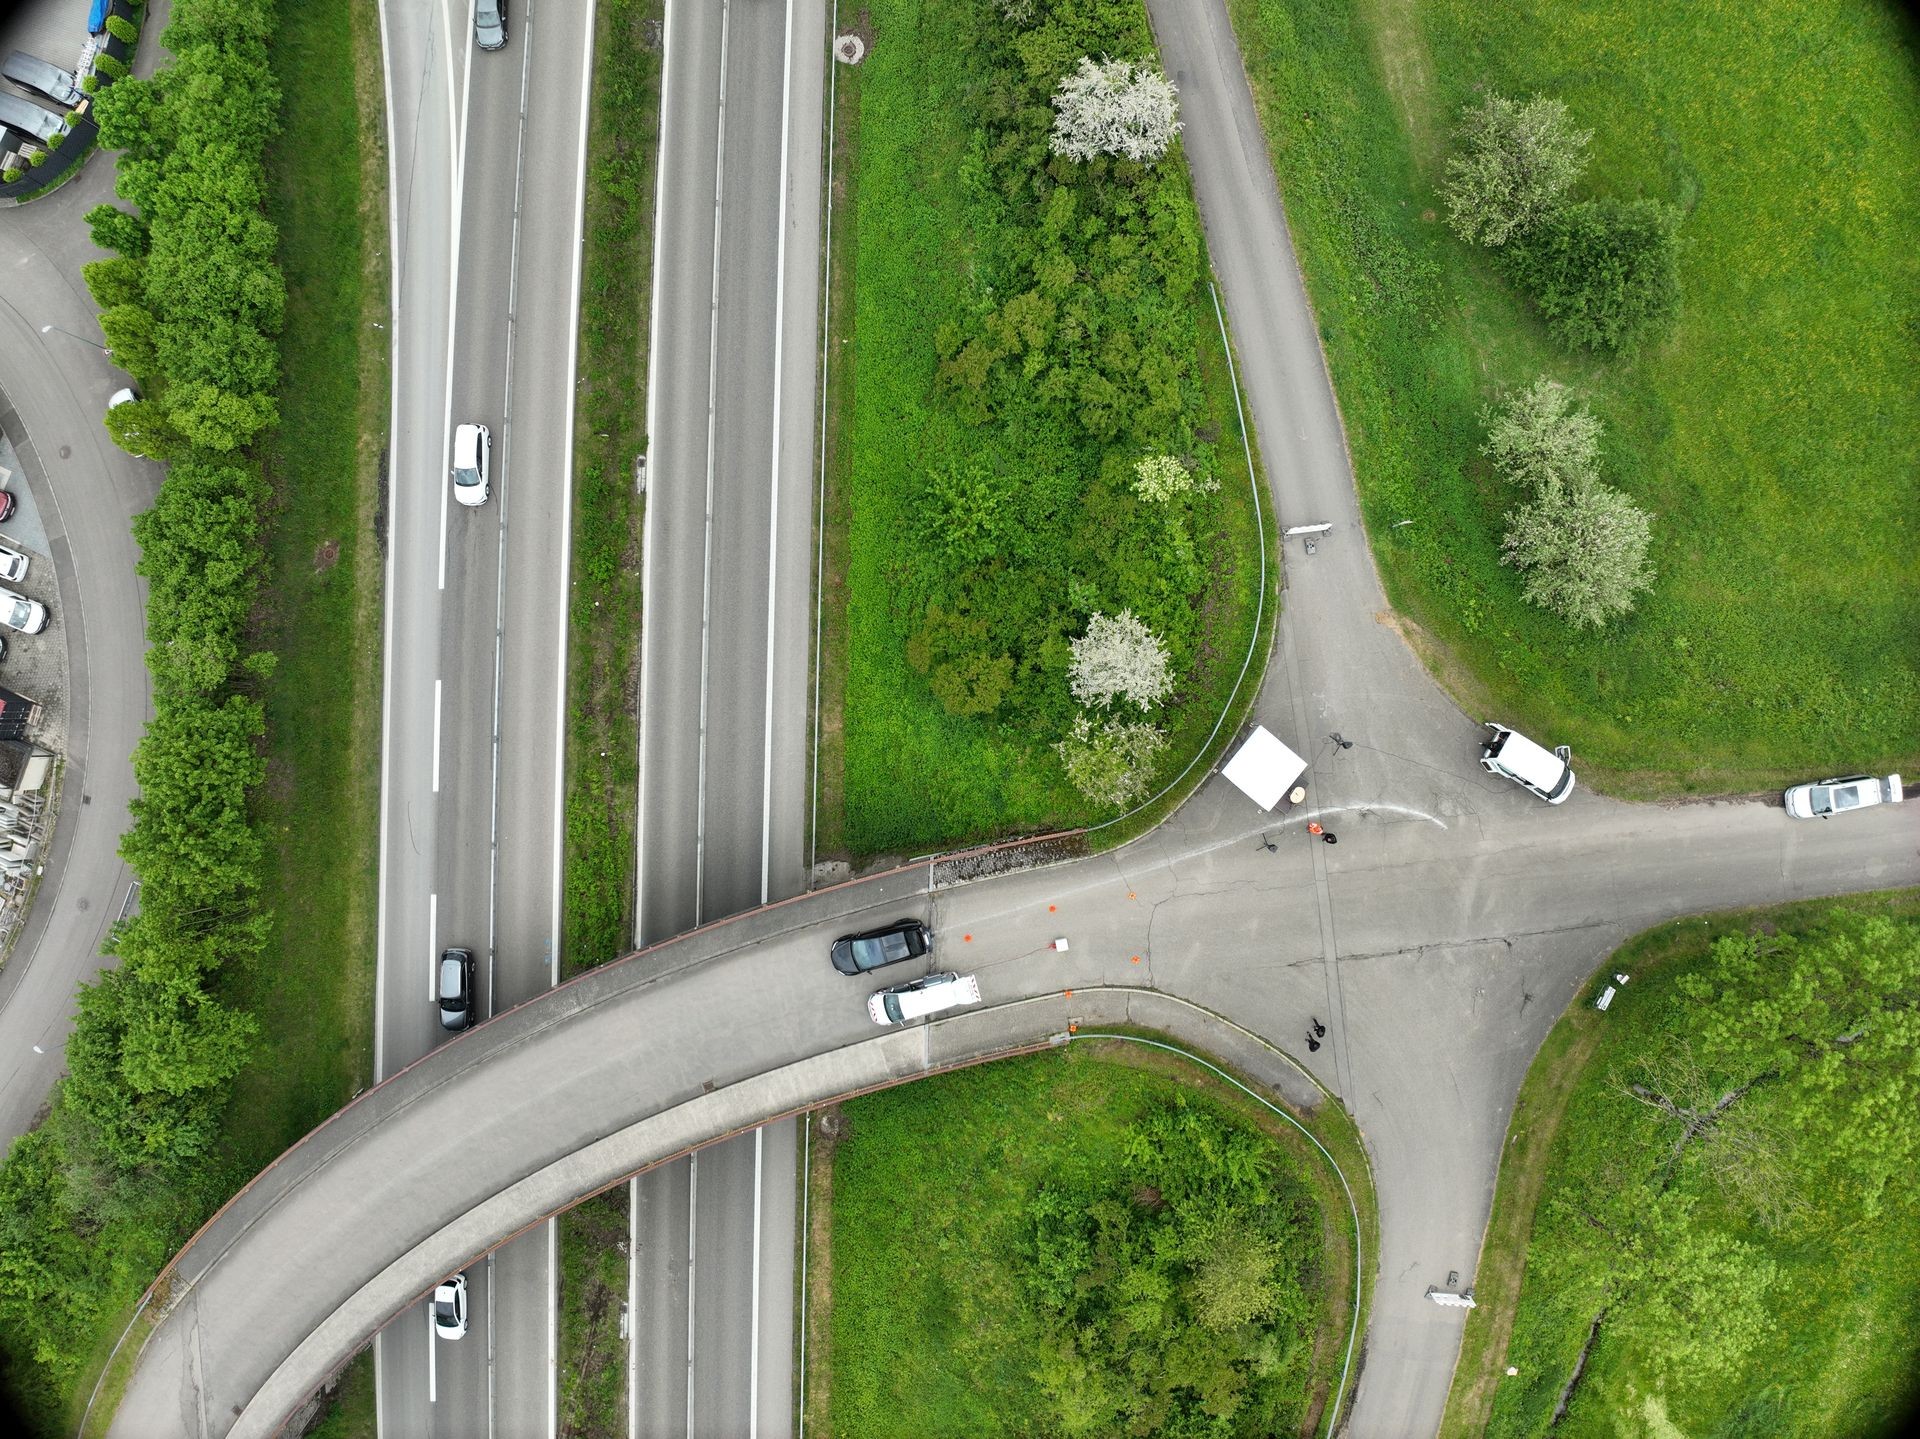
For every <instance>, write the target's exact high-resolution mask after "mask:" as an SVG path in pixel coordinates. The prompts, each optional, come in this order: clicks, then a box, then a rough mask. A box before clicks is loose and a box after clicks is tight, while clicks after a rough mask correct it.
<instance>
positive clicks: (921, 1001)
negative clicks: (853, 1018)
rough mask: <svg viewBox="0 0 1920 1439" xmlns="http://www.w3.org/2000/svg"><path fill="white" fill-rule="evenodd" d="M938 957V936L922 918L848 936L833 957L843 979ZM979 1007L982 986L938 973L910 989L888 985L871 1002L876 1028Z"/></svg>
mask: <svg viewBox="0 0 1920 1439" xmlns="http://www.w3.org/2000/svg"><path fill="white" fill-rule="evenodd" d="M932 953H933V931H932V930H930V929H928V928H927V927H926V925H924V924H922V923H921V922H920V921H919V920H917V919H896V920H895V921H894V922H893V923H892V924H885V925H882V926H880V928H878V929H869V930H866V931H864V932H863V933H860V934H843V935H841V936H840V938H838V939H836V940H835V941H834V942H833V948H832V950H831V951H829V958H831V959H832V960H833V967H834V968H835V969H837V970H839V971H840V973H842V974H852V975H860V974H870V973H872V972H873V971H874V970H876V969H883V968H885V967H886V966H887V965H889V964H902V963H904V962H906V961H907V960H910V959H924V958H926V957H927V956H928V955H930V954H932ZM979 1002H980V981H979V980H978V979H976V978H974V976H972V975H970V974H954V973H952V972H951V971H936V972H934V973H932V974H923V975H921V976H920V978H918V979H911V980H908V981H907V982H906V983H905V984H894V985H889V986H888V987H887V988H885V989H882V990H877V991H875V993H873V994H872V995H871V996H869V997H868V999H867V1014H868V1015H869V1016H870V1017H871V1018H872V1020H873V1022H874V1023H875V1024H910V1023H911V1022H912V1021H914V1020H916V1019H925V1018H927V1017H928V1016H929V1015H934V1014H938V1013H940V1012H941V1011H942V1010H946V1009H957V1008H959V1007H960V1006H961V1005H965V1004H978V1003H979Z"/></svg>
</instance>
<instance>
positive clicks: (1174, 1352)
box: [1020, 1102, 1320, 1439]
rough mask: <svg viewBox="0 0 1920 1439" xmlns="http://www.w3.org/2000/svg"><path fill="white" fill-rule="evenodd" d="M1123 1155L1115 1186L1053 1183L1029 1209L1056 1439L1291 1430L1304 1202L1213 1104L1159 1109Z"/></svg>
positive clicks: (1304, 1322) (1304, 1256)
mask: <svg viewBox="0 0 1920 1439" xmlns="http://www.w3.org/2000/svg"><path fill="white" fill-rule="evenodd" d="M1124 1145H1125V1150H1124V1153H1125V1167H1124V1182H1123V1183H1122V1184H1120V1185H1116V1186H1110V1185H1097V1184H1093V1183H1090V1182H1087V1181H1082V1182H1080V1183H1078V1184H1075V1183H1073V1182H1066V1183H1061V1184H1056V1185H1053V1186H1050V1187H1048V1188H1045V1189H1042V1190H1041V1191H1039V1193H1038V1194H1036V1195H1035V1196H1034V1198H1033V1200H1032V1202H1031V1203H1030V1205H1029V1208H1028V1216H1027V1219H1028V1225H1029V1232H1030V1234H1031V1241H1030V1245H1029V1247H1028V1248H1027V1250H1026V1252H1025V1253H1024V1254H1022V1255H1021V1257H1020V1258H1021V1271H1022V1276H1023V1278H1024V1280H1025V1284H1026V1288H1027V1291H1028V1294H1029V1297H1030V1298H1031V1299H1032V1301H1033V1302H1034V1304H1035V1307H1036V1308H1037V1309H1038V1311H1039V1313H1040V1315H1041V1316H1042V1323H1043V1326H1044V1327H1043V1339H1042V1342H1041V1344H1040V1346H1039V1352H1038V1353H1037V1354H1036V1355H1035V1356H1034V1380H1035V1382H1036V1383H1037V1385H1038V1386H1039V1388H1040V1390H1041V1392H1042V1393H1043V1394H1044V1395H1045V1396H1046V1398H1047V1400H1048V1401H1049V1404H1050V1406H1051V1408H1052V1411H1053V1415H1054V1419H1055V1424H1054V1426H1053V1432H1056V1433H1060V1434H1157V1435H1186V1436H1195V1439H1198V1436H1202V1435H1205V1436H1220V1439H1226V1436H1232V1435H1242V1434H1249V1435H1250V1434H1280V1433H1288V1432H1292V1431H1294V1430H1296V1429H1297V1428H1298V1427H1299V1423H1300V1415H1299V1414H1298V1413H1297V1412H1295V1411H1297V1408H1298V1396H1299V1394H1300V1393H1301V1391H1302V1390H1303V1388H1304V1387H1305V1379H1306V1375H1307V1371H1308V1367H1309V1363H1310V1360H1311V1353H1310V1349H1311V1336H1312V1330H1313V1324H1314V1322H1315V1317H1316V1308H1317V1306H1316V1302H1315V1300H1314V1298H1313V1297H1312V1294H1311V1291H1310V1288H1309V1285H1310V1283H1311V1282H1312V1281H1313V1280H1314V1279H1315V1278H1317V1276H1318V1270H1319V1258H1320V1236H1319V1232H1318V1228H1317V1225H1316V1223H1315V1219H1314V1214H1313V1209H1312V1206H1311V1204H1310V1203H1309V1202H1308V1200H1307V1198H1306V1196H1305V1193H1304V1191H1302V1190H1300V1189H1299V1188H1298V1187H1297V1185H1295V1184H1294V1183H1292V1182H1290V1181H1288V1180H1286V1179H1285V1177H1284V1176H1281V1175H1278V1174H1276V1173H1275V1172H1274V1171H1273V1168H1272V1164H1271V1160H1270V1159H1269V1157H1268V1152H1267V1147H1266V1145H1265V1143H1264V1142H1263V1141H1262V1140H1261V1139H1260V1137H1259V1136H1258V1135H1256V1134H1255V1133H1254V1132H1253V1131H1251V1130H1249V1129H1246V1128H1243V1127H1242V1126H1241V1125H1239V1124H1237V1123H1235V1122H1232V1121H1230V1120H1228V1119H1226V1118H1225V1117H1224V1116H1222V1115H1221V1114H1220V1113H1218V1112H1217V1111H1215V1110H1214V1109H1212V1108H1211V1107H1210V1106H1203V1105H1199V1104H1191V1103H1186V1102H1176V1103H1173V1104H1168V1105H1162V1106H1161V1107H1159V1108H1157V1109H1154V1110H1151V1111H1149V1112H1148V1113H1147V1114H1146V1115H1144V1116H1142V1118H1141V1119H1139V1120H1138V1121H1136V1122H1135V1123H1134V1124H1133V1125H1131V1126H1130V1127H1129V1128H1128V1131H1127V1134H1126V1136H1125V1140H1124Z"/></svg>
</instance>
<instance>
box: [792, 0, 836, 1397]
mask: <svg viewBox="0 0 1920 1439" xmlns="http://www.w3.org/2000/svg"><path fill="white" fill-rule="evenodd" d="M827 33H828V34H830V35H834V36H838V35H839V34H840V0H833V21H832V24H831V26H830V27H829V29H828V31H827ZM839 93H840V67H839V65H837V64H835V63H833V62H831V61H829V62H828V64H827V185H826V188H825V189H824V190H822V191H821V192H820V193H821V194H822V195H823V196H824V197H825V200H824V204H825V206H826V211H827V234H826V240H825V244H824V247H825V250H826V256H827V263H826V267H825V268H824V269H823V270H822V271H821V276H820V454H819V459H818V460H817V461H816V467H817V468H818V470H819V481H818V483H819V496H820V498H819V501H818V502H817V503H816V504H815V506H814V510H813V521H814V532H815V540H814V553H813V784H812V791H813V800H812V803H811V805H810V806H809V817H808V824H807V873H808V875H809V876H811V875H812V873H813V866H814V864H815V863H816V862H817V861H818V859H819V857H820V641H821V638H822V635H821V626H822V623H823V616H824V615H825V608H824V604H823V601H824V600H825V598H826V595H825V590H826V583H827V352H828V350H829V349H830V348H831V347H832V344H833V323H832V321H833V305H832V297H833V122H834V106H835V104H836V102H837V99H838V96H839ZM809 883H811V879H809ZM800 1347H801V1350H802V1351H803V1352H804V1351H805V1349H806V1339H805V1337H804V1335H803V1336H802V1338H801V1340H800ZM800 1382H801V1389H802V1391H803V1392H804V1390H805V1388H806V1380H805V1378H804V1377H803V1378H802V1379H801V1381H800ZM804 1412H805V1410H804V1406H803V1407H802V1413H803V1414H804ZM800 1427H801V1428H802V1429H803V1430H804V1429H805V1428H806V1423H805V1420H804V1419H803V1420H802V1422H801V1426H800Z"/></svg>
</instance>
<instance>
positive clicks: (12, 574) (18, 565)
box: [0, 545, 27, 584]
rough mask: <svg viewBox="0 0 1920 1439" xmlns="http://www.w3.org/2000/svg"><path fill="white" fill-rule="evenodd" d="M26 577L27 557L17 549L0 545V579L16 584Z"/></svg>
mask: <svg viewBox="0 0 1920 1439" xmlns="http://www.w3.org/2000/svg"><path fill="white" fill-rule="evenodd" d="M26 577H27V557H26V556H25V555H23V554H21V553H20V551H18V550H13V549H8V548H7V547H6V546H5V545H0V580H5V581H6V582H7V583H8V584H18V583H20V581H21V580H24V579H25V578H26Z"/></svg>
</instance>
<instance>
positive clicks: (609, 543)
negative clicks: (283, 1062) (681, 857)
mask: <svg viewBox="0 0 1920 1439" xmlns="http://www.w3.org/2000/svg"><path fill="white" fill-rule="evenodd" d="M663 9H664V6H663V5H662V3H661V0H603V3H602V4H601V5H600V6H599V9H598V12H597V15H596V17H595V24H596V26H597V31H596V34H595V37H594V70H593V95H592V102H591V103H592V114H591V117H590V120H589V129H588V137H587V192H586V215H585V225H586V253H585V258H584V261H583V269H582V272H581V294H580V321H579V323H580V379H581V384H580V393H579V398H578V408H577V410H576V413H575V420H574V454H573V472H574V493H573V561H572V564H573V572H572V593H571V595H570V596H569V600H568V604H569V618H568V657H567V671H568V678H567V687H568V697H567V705H568V716H569V718H568V730H567V801H566V803H567V855H566V896H565V908H564V912H563V913H564V919H563V925H564V932H563V934H562V941H561V943H562V948H561V955H562V960H563V963H564V966H565V969H566V971H567V972H568V973H578V972H579V971H580V970H582V969H586V968H589V967H591V966H593V965H595V964H600V963H602V962H604V961H606V960H609V959H612V958H614V957H615V956H616V955H620V954H624V953H625V952H626V951H628V950H629V949H631V948H632V947H633V944H632V935H633V892H634V804H635V796H636V786H637V783H638V770H637V765H638V763H639V755H638V750H637V741H638V735H637V720H636V709H635V700H636V691H637V687H638V669H639V662H640V621H641V615H640V601H641V578H640V537H641V525H642V521H643V518H644V514H645V503H644V501H643V500H642V499H641V498H640V496H639V495H637V494H636V493H635V492H634V487H633V465H634V458H635V456H637V455H639V454H641V453H642V452H643V451H644V450H645V449H646V445H647V435H646V399H647V360H648V356H647V315H648V309H649V301H650V297H651V283H652V281H651V277H652V260H653V201H654V169H655V164H656V160H657V153H658V137H659V123H660V59H661V56H660V28H659V27H660V21H661V16H662V12H663ZM558 1224H559V1244H560V1433H561V1434H562V1435H564V1436H576V1439H583V1437H584V1436H602V1435H605V1436H617V1435H624V1434H625V1433H626V1422H627V1421H626V1403H627V1395H626V1365H625V1363H624V1362H623V1361H622V1346H621V1341H620V1326H619V1316H620V1309H621V1305H622V1303H623V1302H624V1300H625V1297H626V1290H627V1256H626V1254H625V1253H624V1252H623V1250H622V1246H621V1241H623V1240H624V1239H625V1237H626V1232H627V1190H626V1188H625V1186H621V1187H618V1188H616V1189H613V1190H611V1191H609V1192H608V1193H607V1194H604V1195H601V1196H600V1197H598V1198H596V1199H592V1200H589V1201H588V1202H587V1203H585V1204H583V1205H581V1206H580V1207H579V1208H578V1209H574V1210H570V1211H568V1212H567V1213H566V1214H563V1215H562V1216H561V1217H560V1219H559V1220H558Z"/></svg>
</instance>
